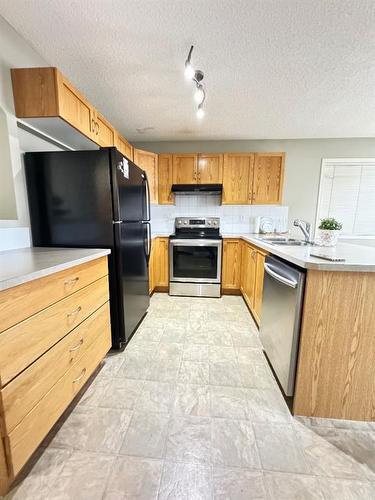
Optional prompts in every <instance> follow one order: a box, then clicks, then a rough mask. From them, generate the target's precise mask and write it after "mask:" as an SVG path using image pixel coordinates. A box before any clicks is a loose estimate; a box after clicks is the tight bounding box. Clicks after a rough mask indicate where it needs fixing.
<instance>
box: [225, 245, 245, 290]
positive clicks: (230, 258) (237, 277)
mask: <svg viewBox="0 0 375 500" xmlns="http://www.w3.org/2000/svg"><path fill="white" fill-rule="evenodd" d="M241 248H242V245H241V241H240V240H234V239H233V240H232V239H225V240H224V242H223V266H222V277H221V286H222V289H223V290H239V289H240V282H241Z"/></svg>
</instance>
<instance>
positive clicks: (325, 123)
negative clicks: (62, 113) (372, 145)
mask: <svg viewBox="0 0 375 500" xmlns="http://www.w3.org/2000/svg"><path fill="white" fill-rule="evenodd" d="M0 14H1V15H3V16H4V17H5V19H7V21H8V22H9V23H10V24H11V25H13V26H14V27H15V29H16V30H17V31H18V32H19V33H21V34H22V35H23V37H24V38H25V39H26V40H28V41H29V42H30V43H31V44H32V45H33V47H34V48H35V49H36V50H37V51H38V52H39V53H40V54H41V55H42V56H43V57H44V58H45V59H46V60H47V61H48V62H49V63H50V64H51V65H53V66H58V67H59V68H60V69H61V70H62V71H63V73H64V74H65V75H66V76H67V77H68V78H69V79H70V80H71V81H72V82H73V83H74V84H75V85H76V86H77V87H78V88H79V89H80V90H81V91H82V92H83V93H84V94H85V95H86V96H87V97H88V98H89V99H90V100H91V101H92V102H93V103H94V105H95V106H96V107H97V108H98V109H99V110H100V111H102V112H103V114H104V115H105V116H106V117H107V118H108V119H109V120H110V121H111V122H112V123H113V124H114V125H115V126H116V127H117V128H118V129H119V130H120V131H121V132H122V133H123V134H124V135H125V136H126V137H127V138H128V139H130V140H139V141H146V140H193V139H200V140H204V139H262V138H266V139H272V138H302V137H303V138H307V137H309V138H312V137H315V138H320V137H371V136H374V133H375V63H374V61H375V29H374V26H375V2H374V1H373V0H356V1H353V0H184V1H180V0H125V1H124V0H75V1H74V0H64V1H62V0H48V1H47V0H32V1H30V0H16V1H15V0H0ZM190 44H194V45H195V49H194V53H193V64H194V65H195V66H196V67H198V68H200V69H202V70H203V71H204V72H205V75H206V76H205V83H206V87H207V100H206V117H205V118H204V119H203V120H202V121H201V122H199V121H198V120H197V119H196V117H195V106H194V103H193V99H192V91H193V89H192V86H191V84H190V85H189V84H188V83H187V82H186V81H185V80H184V76H183V66H184V60H185V57H186V55H187V52H188V49H189V47H190ZM148 127H150V128H148ZM151 127H152V128H151ZM144 128H145V129H146V130H144V131H143V133H142V129H144ZM137 129H140V131H137Z"/></svg>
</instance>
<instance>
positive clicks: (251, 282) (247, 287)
mask: <svg viewBox="0 0 375 500" xmlns="http://www.w3.org/2000/svg"><path fill="white" fill-rule="evenodd" d="M256 254H257V252H256V250H255V249H254V248H253V247H251V246H250V245H248V244H247V243H244V245H243V247H242V272H241V285H242V286H241V291H242V294H243V296H244V299H245V300H246V303H247V305H248V306H249V308H250V309H251V310H252V311H253V309H254V291H255V279H256Z"/></svg>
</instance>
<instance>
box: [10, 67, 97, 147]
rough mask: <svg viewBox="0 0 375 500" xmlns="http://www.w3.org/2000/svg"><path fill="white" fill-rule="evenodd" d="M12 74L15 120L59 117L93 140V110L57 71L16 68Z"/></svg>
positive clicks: (54, 69) (53, 69)
mask: <svg viewBox="0 0 375 500" xmlns="http://www.w3.org/2000/svg"><path fill="white" fill-rule="evenodd" d="M11 75H12V85H13V97H14V107H15V111H16V116H17V117H18V118H52V117H61V118H63V119H64V120H66V121H67V122H68V123H69V124H71V125H72V126H73V127H75V128H76V129H77V130H79V131H80V132H82V133H83V134H85V135H86V136H87V137H89V138H90V139H93V138H94V135H95V127H94V108H93V107H92V106H91V104H90V103H89V102H88V101H87V100H86V99H85V98H84V97H83V95H82V94H81V93H80V92H79V91H78V90H77V89H76V88H75V87H74V86H73V85H72V84H71V83H70V82H69V81H68V80H67V79H66V78H65V77H64V76H63V75H62V74H61V73H60V72H59V71H58V70H57V68H49V67H48V68H16V69H12V70H11Z"/></svg>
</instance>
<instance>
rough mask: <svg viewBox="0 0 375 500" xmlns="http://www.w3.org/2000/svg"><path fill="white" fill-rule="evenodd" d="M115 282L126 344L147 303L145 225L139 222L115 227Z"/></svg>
mask: <svg viewBox="0 0 375 500" xmlns="http://www.w3.org/2000/svg"><path fill="white" fill-rule="evenodd" d="M114 227H115V232H116V241H117V242H118V245H117V246H116V253H117V256H118V273H119V275H118V280H119V286H120V289H121V296H122V304H123V311H124V319H125V337H126V342H128V341H129V339H130V337H131V335H132V334H133V332H134V330H135V328H136V327H137V325H138V323H139V322H140V321H141V319H142V318H143V316H144V315H145V314H146V312H147V308H148V306H149V303H150V297H149V285H148V258H147V225H146V224H143V223H142V222H124V223H122V224H116V225H115V226H114Z"/></svg>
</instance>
